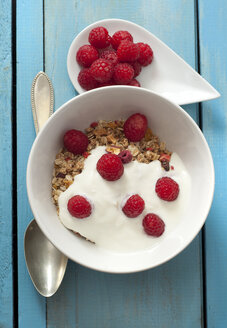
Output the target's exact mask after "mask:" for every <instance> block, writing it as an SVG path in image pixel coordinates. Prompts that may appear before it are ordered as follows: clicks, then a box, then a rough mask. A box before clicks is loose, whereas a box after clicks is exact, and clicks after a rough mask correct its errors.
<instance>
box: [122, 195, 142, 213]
mask: <svg viewBox="0 0 227 328" xmlns="http://www.w3.org/2000/svg"><path fill="white" fill-rule="evenodd" d="M144 207H145V203H144V200H143V198H141V197H140V196H139V195H137V194H136V195H133V196H131V197H130V198H129V199H128V200H127V202H126V203H125V205H124V207H123V208H122V211H123V212H124V213H125V215H126V216H127V217H129V218H135V217H137V216H138V215H140V214H141V213H142V212H143V210H144Z"/></svg>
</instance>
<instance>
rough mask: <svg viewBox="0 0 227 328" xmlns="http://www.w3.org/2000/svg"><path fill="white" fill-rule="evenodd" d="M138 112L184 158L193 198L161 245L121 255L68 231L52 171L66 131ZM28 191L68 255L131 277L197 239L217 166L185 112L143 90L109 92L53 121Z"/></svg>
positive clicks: (83, 98) (37, 145)
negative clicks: (56, 199) (57, 204)
mask: <svg viewBox="0 0 227 328" xmlns="http://www.w3.org/2000/svg"><path fill="white" fill-rule="evenodd" d="M136 112H141V113H143V114H145V115H146V116H147V119H148V122H149V126H150V128H151V129H152V131H153V132H154V134H156V135H158V136H159V137H160V139H161V140H163V141H166V143H167V149H170V150H171V151H174V152H176V153H177V154H178V155H179V156H180V158H181V159H182V161H183V163H184V165H185V167H186V169H187V171H188V173H189V175H190V177H191V198H190V201H189V204H188V206H187V208H186V209H185V214H184V215H182V218H181V220H180V222H179V224H177V225H176V227H174V228H173V229H172V230H171V232H170V233H165V234H164V235H163V236H162V238H160V239H159V240H157V242H156V243H155V246H154V247H153V246H151V248H149V249H146V250H138V251H135V252H130V253H129V252H124V253H117V252H113V251H108V250H107V249H104V248H102V247H98V246H97V245H93V244H91V243H89V242H87V241H86V240H82V239H81V238H78V237H76V236H75V234H74V233H72V232H71V231H69V230H68V229H66V228H65V227H64V226H63V224H62V223H61V222H60V220H59V218H58V215H57V211H56V207H55V206H54V204H53V202H52V196H51V179H52V171H53V166H54V160H55V157H56V154H57V153H58V152H59V149H60V148H61V147H62V144H63V141H62V140H63V136H64V133H65V132H66V131H67V130H69V129H72V128H75V129H79V130H83V129H85V128H86V127H88V126H89V124H90V123H91V122H94V121H97V120H99V119H103V120H116V119H120V118H123V119H126V118H127V117H129V116H130V115H131V114H133V113H136ZM27 191H28V198H29V202H30V205H31V208H32V211H33V214H34V217H35V218H36V220H37V223H38V225H39V227H40V228H41V230H42V231H43V233H44V234H45V235H46V236H47V238H48V239H49V240H50V241H51V242H52V243H53V244H54V245H55V246H56V247H57V248H58V249H59V250H60V251H61V252H62V253H63V254H65V255H66V256H67V257H69V258H70V259H72V260H73V261H75V262H78V263H80V264H82V265H84V266H87V267H89V268H92V269H96V270H100V271H105V272H112V273H129V272H136V271H141V270H145V269H148V268H153V267H155V266H157V265H160V264H161V263H164V262H166V261H168V260H170V259H171V258H173V257H174V256H176V255H177V254H179V253H180V252H181V251H182V250H183V249H184V248H185V247H186V246H187V245H188V244H189V243H190V242H191V241H192V240H193V239H194V238H195V236H196V235H197V234H198V232H199V230H200V229H201V227H202V226H203V224H204V222H205V220H206V217H207V215H208V212H209V209H210V206H211V203H212V198H213V192H214V167H213V161H212V157H211V153H210V150H209V147H208V145H207V142H206V140H205V138H204V136H203V134H202V132H201V131H200V129H199V128H198V126H197V124H196V123H195V122H194V121H193V119H192V118H191V117H190V116H189V115H188V114H187V113H186V112H185V111H184V110H183V109H182V108H181V107H179V106H178V105H176V104H174V103H173V102H170V101H169V100H167V99H166V98H164V97H161V96H160V95H158V94H157V93H154V92H151V91H148V90H145V89H143V88H133V87H129V86H114V87H106V88H100V89H96V90H92V91H87V92H85V93H83V94H81V95H79V96H76V97H75V98H73V99H71V100H69V101H68V102H67V103H65V104H64V105H63V106H62V107H61V108H59V109H58V110H57V111H56V112H55V113H54V114H53V115H52V116H51V117H50V119H49V120H48V121H47V123H46V124H45V126H44V127H43V129H42V130H41V131H40V132H39V134H38V136H37V138H36V140H35V142H34V144H33V146H32V149H31V152H30V156H29V160H28V166H27Z"/></svg>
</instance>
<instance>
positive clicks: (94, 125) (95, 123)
mask: <svg viewBox="0 0 227 328" xmlns="http://www.w3.org/2000/svg"><path fill="white" fill-rule="evenodd" d="M97 125H98V122H92V123H91V124H90V127H91V128H93V129H94V128H96V126H97Z"/></svg>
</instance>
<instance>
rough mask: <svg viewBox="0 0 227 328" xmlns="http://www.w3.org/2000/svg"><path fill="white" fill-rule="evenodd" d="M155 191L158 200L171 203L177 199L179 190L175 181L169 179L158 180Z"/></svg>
mask: <svg viewBox="0 0 227 328" xmlns="http://www.w3.org/2000/svg"><path fill="white" fill-rule="evenodd" d="M155 191H156V193H157V195H158V197H159V198H161V199H163V200H166V201H168V202H172V201H173V200H175V199H177V197H178V194H179V191H180V188H179V185H178V183H177V182H176V181H174V180H173V179H171V178H169V177H163V178H160V179H158V181H157V182H156V185H155Z"/></svg>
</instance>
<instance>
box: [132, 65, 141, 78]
mask: <svg viewBox="0 0 227 328" xmlns="http://www.w3.org/2000/svg"><path fill="white" fill-rule="evenodd" d="M131 65H132V67H133V69H134V77H137V76H138V75H139V74H140V72H141V70H142V67H141V65H140V63H138V62H137V61H136V62H134V63H131Z"/></svg>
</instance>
